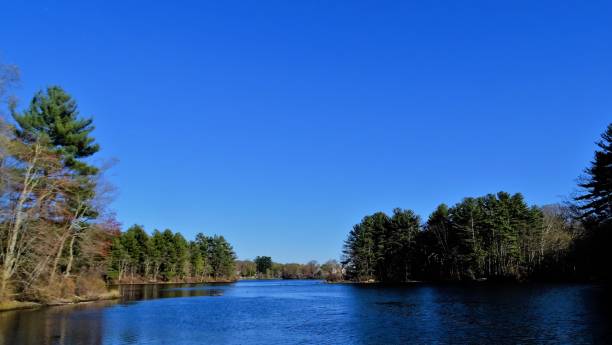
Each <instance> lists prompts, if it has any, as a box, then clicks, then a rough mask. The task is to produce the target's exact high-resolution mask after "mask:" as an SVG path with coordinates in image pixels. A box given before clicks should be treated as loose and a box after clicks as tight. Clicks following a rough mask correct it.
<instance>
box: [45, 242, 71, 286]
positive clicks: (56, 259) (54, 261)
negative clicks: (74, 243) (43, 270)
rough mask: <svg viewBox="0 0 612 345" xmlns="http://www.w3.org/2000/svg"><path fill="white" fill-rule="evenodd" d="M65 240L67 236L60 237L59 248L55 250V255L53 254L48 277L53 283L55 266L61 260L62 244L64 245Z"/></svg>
mask: <svg viewBox="0 0 612 345" xmlns="http://www.w3.org/2000/svg"><path fill="white" fill-rule="evenodd" d="M67 238H68V236H67V235H62V237H61V239H60V244H59V248H58V249H57V253H55V259H54V260H53V267H52V268H51V276H50V277H49V281H53V279H55V272H56V271H57V266H58V265H59V261H60V259H61V258H62V251H64V243H66V239H67Z"/></svg>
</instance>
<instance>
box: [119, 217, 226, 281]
mask: <svg viewBox="0 0 612 345" xmlns="http://www.w3.org/2000/svg"><path fill="white" fill-rule="evenodd" d="M110 256H111V259H110V265H109V271H108V277H109V278H110V279H112V280H113V281H115V282H143V281H144V282H157V281H188V282H202V281H210V280H220V279H221V280H228V279H232V278H233V277H234V274H235V265H234V260H235V259H236V255H235V253H234V250H233V248H232V246H231V245H230V244H229V243H228V242H227V241H226V240H225V238H223V236H216V235H215V236H212V237H208V236H205V235H204V234H202V233H199V234H197V235H196V237H195V240H193V241H187V240H186V239H185V238H184V237H183V236H182V235H181V234H180V233H178V232H177V233H173V232H172V231H171V230H164V231H159V230H155V231H153V234H152V235H151V236H149V235H148V234H147V233H146V232H145V230H144V228H143V227H142V226H139V225H134V226H132V227H130V228H129V229H128V230H127V231H126V232H125V233H122V234H121V235H120V236H118V237H116V238H114V239H113V242H112V245H111V254H110Z"/></svg>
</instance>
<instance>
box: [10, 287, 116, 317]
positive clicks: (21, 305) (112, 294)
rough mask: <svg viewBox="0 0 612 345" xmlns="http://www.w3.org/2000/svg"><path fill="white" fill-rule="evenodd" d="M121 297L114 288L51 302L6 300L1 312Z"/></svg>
mask: <svg viewBox="0 0 612 345" xmlns="http://www.w3.org/2000/svg"><path fill="white" fill-rule="evenodd" d="M119 298H121V294H120V293H119V290H116V289H113V290H110V291H108V292H105V293H102V294H100V295H97V296H91V297H78V296H75V297H74V298H73V299H63V300H54V301H50V302H45V303H42V302H32V301H4V302H0V313H2V312H5V311H15V310H27V309H38V308H45V307H59V306H65V305H76V304H86V303H93V302H100V301H111V300H115V299H119Z"/></svg>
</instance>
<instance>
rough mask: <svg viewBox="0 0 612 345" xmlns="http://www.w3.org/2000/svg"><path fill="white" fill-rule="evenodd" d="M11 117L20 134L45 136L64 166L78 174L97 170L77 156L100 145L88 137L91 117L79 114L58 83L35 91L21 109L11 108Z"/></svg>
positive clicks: (91, 127) (90, 130)
mask: <svg viewBox="0 0 612 345" xmlns="http://www.w3.org/2000/svg"><path fill="white" fill-rule="evenodd" d="M13 118H14V119H15V121H16V122H17V124H18V125H19V128H18V129H17V134H18V136H19V137H20V138H23V139H24V140H26V141H28V140H29V141H35V140H38V139H39V138H40V137H41V136H44V137H47V138H48V141H49V143H50V145H51V146H52V147H54V148H55V150H56V152H57V153H59V154H60V155H61V157H62V160H63V162H64V164H65V166H66V167H68V168H71V169H73V170H74V171H76V172H78V173H80V174H82V175H93V174H95V173H96V172H97V170H98V169H97V168H96V167H94V166H91V165H88V164H87V163H85V162H84V161H83V160H81V159H82V158H86V157H89V156H91V155H93V154H94V153H96V152H98V150H99V149H100V147H99V146H98V144H96V143H95V142H94V141H95V139H94V138H93V137H91V132H92V131H93V129H94V127H93V124H92V123H93V119H91V118H80V117H79V111H78V108H77V105H76V102H75V101H74V100H73V99H72V97H71V96H70V95H68V94H67V93H66V92H65V91H64V90H63V89H62V88H60V87H59V86H51V87H49V88H47V90H46V92H42V91H39V92H38V93H37V94H36V95H35V96H34V98H33V99H32V101H31V102H30V106H29V107H28V108H27V109H26V110H25V111H24V112H23V113H21V114H20V113H17V112H13Z"/></svg>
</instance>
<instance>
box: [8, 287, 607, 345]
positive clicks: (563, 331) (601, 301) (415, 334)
mask: <svg viewBox="0 0 612 345" xmlns="http://www.w3.org/2000/svg"><path fill="white" fill-rule="evenodd" d="M122 294H123V296H124V297H123V299H122V300H120V301H107V302H97V303H91V304H82V305H73V306H62V307H49V308H42V309H38V310H22V311H11V312H4V313H0V345H7V344H11V345H12V344H36V345H47V344H79V345H81V344H169V345H172V344H447V343H453V344H462V343H470V344H517V343H520V344H592V343H596V344H597V343H601V344H604V343H612V336H611V330H610V325H612V322H611V321H612V311H611V309H610V293H609V290H608V289H607V288H604V287H602V286H597V285H581V284H572V285H569V284H516V285H506V286H501V285H488V284H472V285H434V284H421V283H415V284H413V285H410V286H403V287H381V286H375V285H356V284H326V283H324V282H321V281H298V280H265V281H240V282H237V283H234V284H213V285H203V284H200V285H187V284H181V285H147V286H123V287H122Z"/></svg>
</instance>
